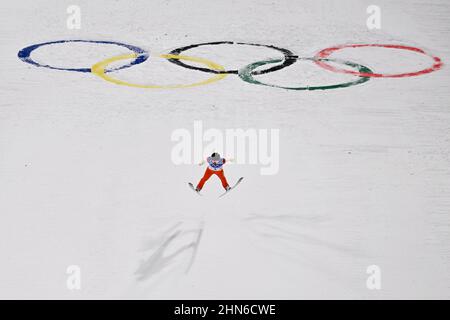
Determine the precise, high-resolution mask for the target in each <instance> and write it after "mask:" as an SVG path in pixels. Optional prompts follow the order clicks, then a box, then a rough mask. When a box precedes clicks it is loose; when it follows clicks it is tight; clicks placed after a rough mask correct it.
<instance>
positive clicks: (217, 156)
mask: <svg viewBox="0 0 450 320" xmlns="http://www.w3.org/2000/svg"><path fill="white" fill-rule="evenodd" d="M211 159H212V160H213V161H219V160H220V154H218V153H217V152H214V153H213V154H212V155H211Z"/></svg>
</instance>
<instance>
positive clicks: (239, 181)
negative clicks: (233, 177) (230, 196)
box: [219, 177, 244, 198]
mask: <svg viewBox="0 0 450 320" xmlns="http://www.w3.org/2000/svg"><path fill="white" fill-rule="evenodd" d="M243 179H244V177H240V178H239V180H238V181H237V182H236V183H235V184H234V186H232V187H231V188H230V189H229V190H227V191H225V193H222V194H221V195H220V196H219V198H222V197H223V196H224V195H226V194H227V193H229V192H230V191H231V190H233V189H234V188H236V187H237V185H238V184H239V183H241V181H242V180H243Z"/></svg>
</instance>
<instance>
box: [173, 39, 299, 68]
mask: <svg viewBox="0 0 450 320" xmlns="http://www.w3.org/2000/svg"><path fill="white" fill-rule="evenodd" d="M220 44H231V45H241V46H253V47H265V48H269V49H274V50H276V51H279V52H281V53H282V54H283V55H284V60H281V61H280V62H282V63H281V64H280V65H277V66H274V67H272V68H270V69H267V70H261V71H258V72H255V74H264V73H269V72H274V71H277V70H281V69H283V68H286V67H288V66H290V65H291V64H293V63H295V55H294V54H293V53H292V52H291V51H289V50H287V49H283V48H278V47H275V46H271V45H265V44H257V43H245V42H233V41H218V42H205V43H198V44H192V45H190V46H186V47H182V48H178V49H175V50H172V51H171V52H170V54H173V55H179V54H180V53H181V52H183V51H186V50H189V49H193V48H198V47H202V46H214V45H220ZM169 61H170V62H172V63H175V64H177V65H179V66H182V67H185V68H188V69H192V70H198V71H203V72H210V73H226V74H238V72H239V70H224V71H217V70H214V69H212V70H211V69H206V68H201V67H196V66H192V65H189V64H186V63H183V62H182V61H180V60H178V59H169Z"/></svg>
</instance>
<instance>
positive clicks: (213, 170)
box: [197, 158, 228, 190]
mask: <svg viewBox="0 0 450 320" xmlns="http://www.w3.org/2000/svg"><path fill="white" fill-rule="evenodd" d="M225 161H226V160H225V159H221V160H220V161H219V162H215V161H214V162H213V161H212V160H211V158H208V164H209V166H208V168H206V171H205V174H204V175H203V178H202V179H201V180H200V182H199V183H198V185H197V190H202V188H203V185H204V184H205V182H206V181H208V179H209V178H211V176H212V175H214V174H215V175H216V176H218V177H219V179H220V181H221V182H222V187H223V188H224V189H225V190H226V189H227V187H228V182H227V178H225V174H224V173H223V169H222V166H223V165H224V164H225Z"/></svg>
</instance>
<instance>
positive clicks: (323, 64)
mask: <svg viewBox="0 0 450 320" xmlns="http://www.w3.org/2000/svg"><path fill="white" fill-rule="evenodd" d="M362 47H379V48H389V49H401V50H409V51H413V52H418V53H421V54H424V55H426V56H428V57H430V58H432V59H433V61H434V64H433V66H432V67H431V68H428V69H423V70H420V71H416V72H409V73H399V74H382V73H363V72H357V71H351V70H345V69H339V68H336V67H333V66H331V65H329V64H328V63H327V61H324V60H316V61H315V63H316V64H317V65H318V66H320V67H322V68H324V69H326V70H329V71H332V72H337V73H346V74H352V75H355V76H359V77H373V78H405V77H414V76H419V75H422V74H427V73H431V72H433V71H437V70H439V69H441V68H442V66H443V65H444V64H443V62H442V61H441V59H440V58H438V57H434V56H432V55H430V54H428V53H426V52H425V51H424V50H422V49H419V48H415V47H409V46H402V45H396V44H344V45H340V46H336V47H331V48H327V49H323V50H322V51H320V52H318V53H317V54H316V56H315V58H316V59H326V58H328V57H329V56H330V55H331V54H332V53H334V52H335V51H338V50H341V49H345V48H362Z"/></svg>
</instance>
